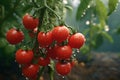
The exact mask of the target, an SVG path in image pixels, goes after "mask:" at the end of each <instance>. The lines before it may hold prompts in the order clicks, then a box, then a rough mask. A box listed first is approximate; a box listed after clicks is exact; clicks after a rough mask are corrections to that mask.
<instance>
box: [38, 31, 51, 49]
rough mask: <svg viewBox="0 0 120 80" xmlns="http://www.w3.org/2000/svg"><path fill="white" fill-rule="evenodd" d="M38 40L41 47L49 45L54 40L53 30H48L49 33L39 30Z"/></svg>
mask: <svg viewBox="0 0 120 80" xmlns="http://www.w3.org/2000/svg"><path fill="white" fill-rule="evenodd" d="M38 42H39V44H40V46H41V47H47V46H49V45H50V44H52V42H53V40H52V33H51V32H47V33H44V32H39V33H38Z"/></svg>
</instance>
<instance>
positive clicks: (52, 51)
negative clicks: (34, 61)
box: [47, 46, 57, 59]
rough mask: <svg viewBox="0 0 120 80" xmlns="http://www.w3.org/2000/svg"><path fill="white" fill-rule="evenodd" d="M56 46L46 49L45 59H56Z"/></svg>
mask: <svg viewBox="0 0 120 80" xmlns="http://www.w3.org/2000/svg"><path fill="white" fill-rule="evenodd" d="M56 48H57V46H55V47H54V48H51V49H47V57H49V58H51V59H57V56H56V52H55V50H56Z"/></svg>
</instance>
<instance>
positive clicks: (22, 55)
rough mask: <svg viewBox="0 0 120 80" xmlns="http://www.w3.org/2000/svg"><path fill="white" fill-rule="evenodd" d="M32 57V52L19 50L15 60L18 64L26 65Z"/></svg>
mask: <svg viewBox="0 0 120 80" xmlns="http://www.w3.org/2000/svg"><path fill="white" fill-rule="evenodd" d="M33 56H34V55H33V51H32V50H22V49H19V50H17V52H16V55H15V58H16V61H17V62H18V63H19V64H28V63H30V62H31V61H32V59H33Z"/></svg>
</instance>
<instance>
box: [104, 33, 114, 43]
mask: <svg viewBox="0 0 120 80" xmlns="http://www.w3.org/2000/svg"><path fill="white" fill-rule="evenodd" d="M102 36H103V37H105V38H106V39H107V40H108V41H109V42H110V43H113V42H114V41H113V38H112V36H110V35H109V34H108V33H107V32H105V31H102Z"/></svg>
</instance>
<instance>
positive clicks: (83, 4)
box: [76, 0, 92, 20]
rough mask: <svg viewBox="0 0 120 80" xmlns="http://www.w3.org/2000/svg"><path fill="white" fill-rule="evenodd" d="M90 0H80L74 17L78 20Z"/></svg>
mask: <svg viewBox="0 0 120 80" xmlns="http://www.w3.org/2000/svg"><path fill="white" fill-rule="evenodd" d="M91 1H92V0H81V3H80V4H79V6H78V9H77V13H76V19H77V20H79V19H81V18H82V15H83V13H84V12H86V10H87V9H88V5H89V4H90V2H91Z"/></svg>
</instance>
